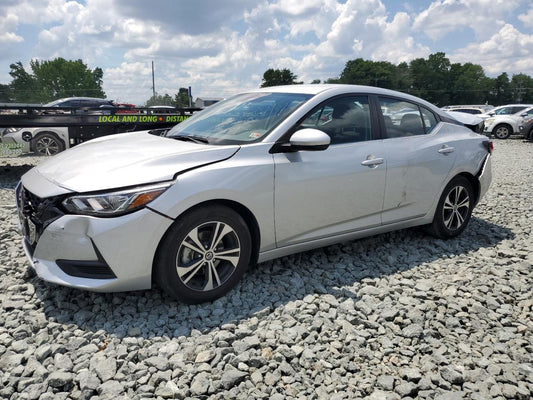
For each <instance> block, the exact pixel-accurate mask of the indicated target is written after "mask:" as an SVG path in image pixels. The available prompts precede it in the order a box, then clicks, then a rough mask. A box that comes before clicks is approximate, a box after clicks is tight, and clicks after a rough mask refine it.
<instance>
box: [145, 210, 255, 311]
mask: <svg viewBox="0 0 533 400" xmlns="http://www.w3.org/2000/svg"><path fill="white" fill-rule="evenodd" d="M251 249H252V245H251V237H250V232H249V230H248V227H247V225H246V222H245V221H244V219H243V218H242V217H241V216H240V215H239V214H238V213H237V212H235V211H233V210H232V209H230V208H228V207H225V206H218V205H217V206H207V207H201V208H198V209H196V210H193V211H190V212H189V213H187V214H185V215H183V216H182V217H180V218H179V219H178V220H177V221H176V222H175V223H174V224H173V225H172V226H171V227H170V228H169V231H168V232H167V234H166V235H165V237H164V238H163V240H162V242H161V244H160V246H159V249H158V253H157V256H156V263H155V266H154V268H155V271H154V272H155V279H156V281H157V283H158V284H159V286H161V288H162V289H163V290H164V291H165V292H167V293H168V294H169V295H170V296H172V297H174V298H176V299H178V300H180V301H183V302H185V303H190V304H195V303H201V302H204V301H212V300H214V299H216V298H218V297H221V296H222V295H224V294H225V293H227V292H228V291H229V290H230V289H231V288H233V287H234V286H235V285H236V284H237V282H239V280H240V279H241V278H242V276H243V274H244V272H245V271H246V268H247V266H248V263H249V261H250V255H251Z"/></svg>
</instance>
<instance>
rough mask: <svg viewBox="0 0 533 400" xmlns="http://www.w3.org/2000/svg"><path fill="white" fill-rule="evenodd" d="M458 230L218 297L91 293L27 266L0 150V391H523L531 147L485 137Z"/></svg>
mask: <svg viewBox="0 0 533 400" xmlns="http://www.w3.org/2000/svg"><path fill="white" fill-rule="evenodd" d="M495 148H496V150H495V153H494V158H493V173H494V180H493V185H492V187H491V189H490V191H489V193H488V194H487V195H486V197H485V198H484V199H483V200H482V202H481V203H480V204H479V205H478V207H477V209H476V210H475V212H474V217H473V219H472V221H471V224H470V226H469V228H468V229H467V230H466V231H465V232H464V233H463V234H462V235H461V236H460V237H459V238H457V239H454V240H450V241H441V240H436V239H434V238H431V237H427V236H425V235H424V234H423V233H422V232H421V230H419V229H411V230H404V231H400V232H394V233H390V234H384V235H379V236H375V237H372V238H368V239H364V240H358V241H352V242H346V243H342V244H339V245H335V246H330V247H326V248H322V249H318V250H315V251H309V252H305V253H301V254H298V255H294V256H290V257H285V258H281V259H278V260H274V261H272V262H268V263H263V264H261V265H259V268H257V269H255V270H253V271H250V272H249V273H247V275H246V276H245V279H244V280H243V282H242V283H241V284H240V285H239V286H238V287H237V288H236V289H235V290H233V291H232V292H230V294H228V295H227V296H226V297H224V298H222V299H219V300H217V301H215V302H213V303H210V304H203V305H195V306H189V305H184V304H179V303H176V302H175V301H173V300H172V299H171V298H169V297H167V296H166V295H164V294H163V293H162V292H161V291H160V290H159V289H157V288H156V289H153V290H151V291H144V292H131V293H118V294H96V293H88V292H84V291H80V290H74V289H68V288H63V287H59V286H54V285H50V284H47V283H44V282H42V281H40V280H39V279H37V278H36V277H35V276H34V274H33V273H32V271H31V269H29V268H28V264H27V262H26V259H25V257H24V253H23V250H22V247H21V245H20V241H21V237H20V235H19V233H18V231H17V228H16V226H17V225H16V218H17V217H16V210H15V206H14V191H13V188H14V185H15V181H16V179H17V177H18V176H19V175H20V174H21V173H22V172H23V171H25V170H27V169H28V168H29V166H30V165H32V164H35V163H37V162H39V160H40V158H38V157H18V158H14V159H13V158H12V159H6V158H4V159H2V158H0V220H2V224H1V227H0V275H1V276H2V279H1V280H0V305H1V308H0V312H1V317H0V320H1V322H0V398H2V399H13V400H14V399H43V400H44V399H140V398H158V399H168V398H177V399H182V398H195V399H202V398H212V399H233V398H236V399H261V398H264V399H275V400H277V399H294V398H296V399H328V400H337V399H359V398H367V399H374V400H377V399H435V400H455V399H479V400H487V399H502V400H503V399H531V396H532V394H533V340H532V338H533V335H532V331H533V321H532V309H533V270H532V264H533V239H532V237H533V235H532V221H533V143H526V142H524V141H522V140H520V139H513V140H507V141H498V140H495Z"/></svg>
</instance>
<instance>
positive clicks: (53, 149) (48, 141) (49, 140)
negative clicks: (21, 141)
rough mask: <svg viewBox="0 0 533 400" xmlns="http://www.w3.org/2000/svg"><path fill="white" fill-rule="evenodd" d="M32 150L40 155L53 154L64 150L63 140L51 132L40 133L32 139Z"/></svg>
mask: <svg viewBox="0 0 533 400" xmlns="http://www.w3.org/2000/svg"><path fill="white" fill-rule="evenodd" d="M32 145H33V146H32V147H33V149H34V151H35V152H36V153H37V154H39V155H41V156H53V155H56V154H57V153H60V152H62V151H63V150H65V145H64V144H63V141H62V140H61V139H59V138H58V137H57V136H56V135H54V134H53V133H41V134H40V135H38V136H37V137H36V138H35V139H33V140H32Z"/></svg>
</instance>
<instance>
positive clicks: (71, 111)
mask: <svg viewBox="0 0 533 400" xmlns="http://www.w3.org/2000/svg"><path fill="white" fill-rule="evenodd" d="M200 110H202V108H197V107H188V108H177V107H167V106H165V107H160V108H158V107H149V108H146V107H139V108H122V107H99V108H89V107H83V108H80V107H44V106H40V105H33V104H9V103H4V104H0V155H4V156H6V155H7V156H9V155H18V154H21V153H23V152H35V153H38V154H43V155H53V154H55V153H58V152H60V151H63V150H65V149H67V148H69V147H73V146H75V145H77V144H80V143H83V142H86V141H88V140H91V139H95V138H98V137H102V136H108V135H114V134H118V133H124V132H134V131H144V130H148V131H150V133H152V134H156V135H164V134H165V133H166V132H167V131H168V130H169V129H170V128H172V127H173V126H174V125H176V124H178V123H180V122H182V121H184V120H186V119H188V118H189V117H190V116H191V115H192V114H193V113H195V112H198V111H200ZM14 132H17V134H16V135H15V134H14Z"/></svg>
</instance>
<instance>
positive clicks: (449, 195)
mask: <svg viewBox="0 0 533 400" xmlns="http://www.w3.org/2000/svg"><path fill="white" fill-rule="evenodd" d="M473 209H474V191H473V190H472V185H471V184H470V181H469V180H468V179H466V178H465V177H463V176H457V177H455V178H453V179H452V180H451V181H450V183H448V185H446V187H445V188H444V191H443V192H442V195H441V197H440V199H439V203H438V205H437V210H436V211H435V216H434V217H433V222H432V223H431V225H429V226H428V231H429V233H430V234H432V235H433V236H436V237H439V238H441V239H449V238H453V237H456V236H457V235H459V234H460V233H461V232H462V231H464V230H465V228H466V226H467V225H468V222H469V221H470V217H471V216H472V210H473Z"/></svg>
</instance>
